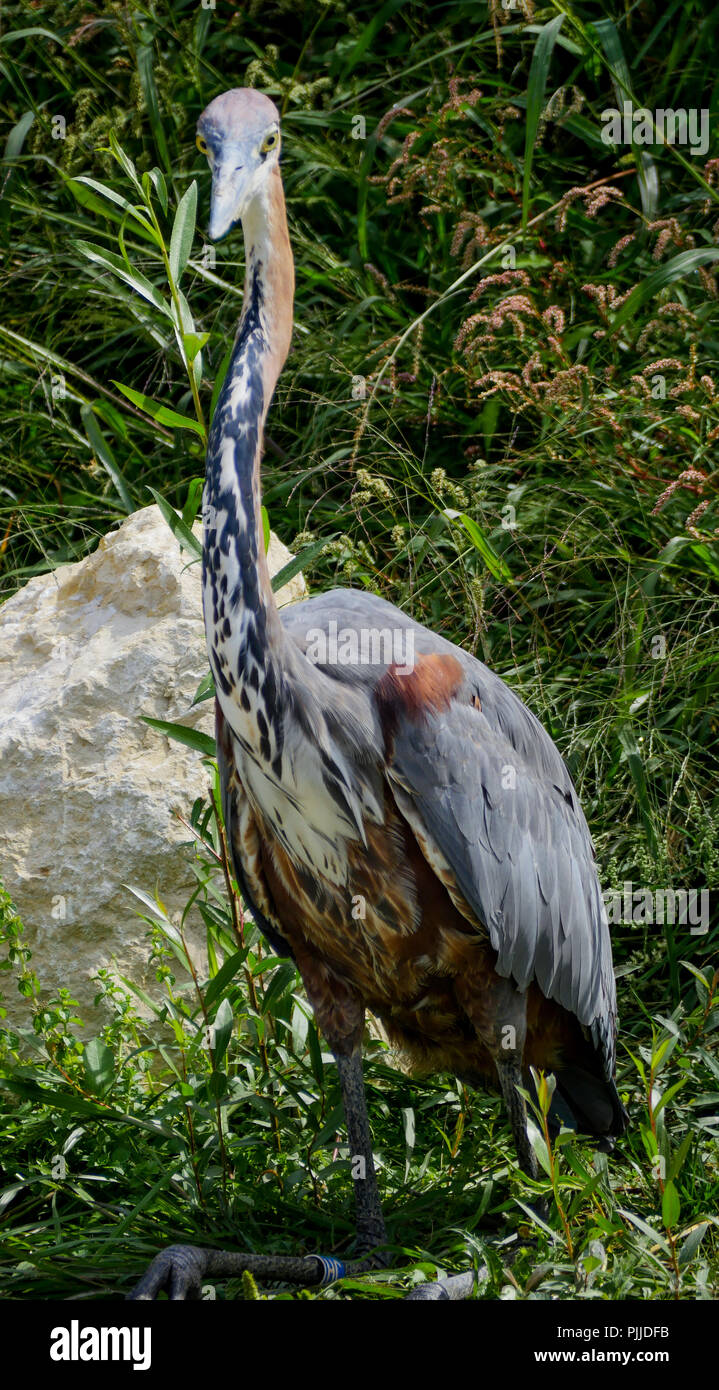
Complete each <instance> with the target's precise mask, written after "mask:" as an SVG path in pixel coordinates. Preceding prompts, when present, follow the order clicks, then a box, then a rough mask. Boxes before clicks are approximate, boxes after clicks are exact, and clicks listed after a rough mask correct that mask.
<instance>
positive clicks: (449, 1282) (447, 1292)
mask: <svg viewBox="0 0 719 1390" xmlns="http://www.w3.org/2000/svg"><path fill="white" fill-rule="evenodd" d="M474 1282H475V1274H474V1271H473V1270H471V1269H467V1270H465V1271H464V1273H463V1274H451V1275H450V1276H449V1278H447V1279H435V1280H434V1282H433V1283H430V1281H429V1280H427V1283H426V1284H417V1285H416V1286H415V1288H413V1289H412V1291H411V1293H408V1294H405V1298H404V1302H405V1303H440V1302H442V1303H447V1302H450V1303H459V1302H460V1301H461V1300H462V1299H465V1298H471V1297H472V1294H473V1292H474Z"/></svg>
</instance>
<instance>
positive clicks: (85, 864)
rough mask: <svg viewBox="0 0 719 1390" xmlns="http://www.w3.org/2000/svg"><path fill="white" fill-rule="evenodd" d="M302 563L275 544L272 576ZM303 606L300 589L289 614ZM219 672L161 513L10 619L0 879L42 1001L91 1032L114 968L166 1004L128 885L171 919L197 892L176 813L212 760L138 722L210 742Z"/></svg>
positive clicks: (60, 577)
mask: <svg viewBox="0 0 719 1390" xmlns="http://www.w3.org/2000/svg"><path fill="white" fill-rule="evenodd" d="M291 558H292V557H291V555H290V553H289V551H288V550H287V549H286V547H285V546H284V545H282V542H281V541H279V540H278V539H277V537H276V536H274V535H273V536H272V539H271V545H270V550H269V554H268V560H269V566H270V571H271V573H272V574H275V573H276V572H277V570H279V569H281V568H282V566H283V565H285V564H286V563H287V562H288V560H289V559H291ZM305 593H306V588H305V584H304V580H303V579H302V576H301V575H300V576H297V577H296V578H295V579H293V580H291V581H290V583H289V584H288V585H287V586H286V587H285V588H284V589H282V590H281V591H280V593H279V594H278V596H277V598H278V602H279V603H280V605H282V603H283V602H288V601H292V600H293V599H297V598H300V597H303V596H304V595H305ZM206 671H207V656H206V650H205V635H204V629H203V623H202V599H201V589H200V565H199V563H197V562H194V563H193V562H191V560H190V557H189V556H188V554H187V553H186V552H185V551H181V550H180V548H179V545H178V543H177V541H176V540H175V537H174V536H173V535H172V533H171V531H170V529H169V527H168V526H167V523H166V522H165V521H164V519H163V517H162V515H161V513H160V511H159V508H157V507H154V506H153V507H147V508H145V509H144V510H142V511H139V512H135V513H134V515H132V516H130V517H128V518H127V520H126V521H125V522H123V524H122V525H121V526H120V528H119V529H118V530H117V531H113V532H111V533H110V534H109V535H108V536H106V537H105V538H104V539H103V540H102V541H101V542H100V544H99V546H98V548H97V550H96V551H95V552H94V553H93V554H92V555H90V556H89V557H88V558H87V559H85V560H81V561H80V562H79V563H78V564H73V565H63V566H62V567H61V568H59V569H56V570H55V571H54V572H53V573H51V574H46V575H42V576H40V577H38V578H35V579H31V580H30V581H29V583H28V584H26V585H25V587H24V588H23V589H21V590H20V591H19V593H17V594H15V595H13V597H12V598H10V599H8V601H7V602H6V603H5V604H3V605H2V606H1V607H0V876H1V877H2V878H3V880H4V883H5V887H6V889H7V891H8V892H9V894H10V895H11V897H12V898H13V900H14V902H15V905H16V908H17V911H18V913H19V915H20V917H21V919H22V921H23V922H24V924H25V929H26V940H27V944H28V945H29V946H30V948H31V949H32V952H33V958H32V968H33V969H34V970H35V972H36V974H37V975H38V978H39V980H40V984H41V987H42V990H43V994H46V993H47V994H54V993H56V991H57V990H58V988H59V987H60V986H62V985H64V986H66V987H67V988H68V989H69V990H70V991H71V993H72V994H73V995H74V997H75V998H76V999H78V1000H79V1002H80V1004H81V1014H82V1016H83V1018H85V1019H86V1020H87V1021H88V1022H95V1023H96V1022H97V1021H98V1018H99V1017H101V1015H97V1014H96V1012H95V1010H94V1009H93V1005H92V1000H93V997H94V995H95V994H96V992H97V987H96V986H95V985H94V984H93V983H92V976H93V974H94V972H95V971H96V970H97V969H98V968H99V967H100V966H108V967H110V968H112V966H113V958H114V962H115V963H116V968H117V970H118V971H119V972H120V973H121V974H124V975H127V976H128V977H129V978H131V979H132V980H134V981H135V982H136V983H138V984H140V985H141V986H142V987H143V988H144V989H147V990H148V992H150V993H153V992H154V990H153V985H154V975H153V972H152V971H151V970H149V971H148V944H147V939H146V936H145V924H144V923H143V922H141V921H140V920H139V918H138V916H137V910H138V909H139V908H140V904H139V903H138V902H137V901H136V899H135V898H134V897H133V896H132V894H131V893H130V892H129V891H128V890H127V888H125V887H123V885H124V884H128V883H129V884H132V885H133V886H136V887H138V888H141V889H143V890H144V891H145V892H146V893H148V894H150V896H153V895H154V894H155V893H156V892H157V893H159V895H160V897H161V898H162V900H163V902H164V904H165V906H166V907H167V910H168V912H169V913H170V916H171V917H173V918H174V917H175V914H178V913H179V912H181V911H182V909H183V907H184V906H185V904H186V902H187V899H188V896H189V894H190V892H191V890H192V887H193V885H194V884H195V882H196V880H195V879H194V877H193V875H192V874H191V871H190V869H189V864H188V856H187V851H183V850H182V849H181V848H180V847H179V846H180V842H182V841H183V840H184V841H186V840H187V839H188V834H187V831H186V830H185V829H184V828H183V826H182V825H181V824H180V823H179V822H178V820H177V819H176V817H175V815H174V814H173V813H174V812H175V810H179V811H181V812H182V814H183V815H185V816H187V815H188V813H189V811H190V810H191V808H192V804H193V802H194V800H195V798H196V797H198V796H201V795H203V794H204V793H205V792H206V790H207V776H206V773H205V771H204V769H203V766H202V762H201V757H200V754H199V753H196V752H194V751H193V750H192V749H189V748H185V747H184V746H183V745H181V744H179V743H177V742H176V741H174V740H170V739H168V738H166V737H164V736H163V735H162V734H160V733H159V732H158V731H156V730H153V729H151V728H149V727H148V726H147V725H146V724H143V723H142V720H141V716H142V715H149V716H151V717H152V718H155V719H163V720H173V721H176V720H182V722H183V723H185V724H188V725H191V726H193V727H195V728H201V729H203V730H205V731H206V732H208V733H212V732H213V725H214V712H213V711H214V706H213V703H212V702H209V701H208V702H206V703H203V704H200V705H199V706H197V707H196V708H195V709H194V710H190V704H191V701H192V698H193V696H194V693H195V691H196V689H197V686H198V684H199V682H200V680H201V679H202V677H203V676H204V675H205V674H206ZM203 936H204V928H201V927H200V926H199V925H198V928H197V942H198V943H199V942H201V940H202V938H203ZM0 985H2V988H3V991H4V993H5V1001H4V1002H5V1005H6V1006H7V1008H8V1014H9V1018H10V1019H11V1020H12V1021H15V1022H17V1023H19V1024H24V1025H27V1023H28V1016H27V1011H26V1006H24V1005H23V1001H22V1000H21V999H20V996H19V995H18V994H17V993H16V991H15V989H14V986H13V984H12V981H11V977H10V976H8V975H5V976H0Z"/></svg>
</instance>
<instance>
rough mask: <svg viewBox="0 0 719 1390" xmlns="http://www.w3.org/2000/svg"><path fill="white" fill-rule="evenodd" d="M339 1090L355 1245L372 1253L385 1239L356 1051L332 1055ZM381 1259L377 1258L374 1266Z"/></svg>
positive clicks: (359, 1061)
mask: <svg viewBox="0 0 719 1390" xmlns="http://www.w3.org/2000/svg"><path fill="white" fill-rule="evenodd" d="M335 1061H336V1062H337V1070H338V1072H339V1077H340V1086H341V1087H342V1101H343V1104H344V1110H345V1119H346V1121H347V1136H348V1138H349V1151H350V1164H351V1171H352V1181H353V1183H354V1194H355V1208H356V1211H357V1245H358V1248H359V1250H361V1251H365V1250H372V1249H373V1247H374V1246H376V1245H382V1244H384V1242H385V1241H386V1239H387V1232H386V1231H385V1226H384V1217H383V1215H382V1204H381V1202H380V1196H379V1188H378V1186H377V1174H376V1172H375V1166H374V1159H373V1157H372V1135H371V1134H370V1128H369V1119H368V1117H367V1103H366V1099H365V1087H364V1077H363V1075H362V1054H361V1052H360V1050H359V1048H357V1049H356V1050H355V1051H354V1052H351V1053H349V1054H348V1055H343V1054H342V1053H336V1054H335ZM380 1262H382V1257H378V1263H380Z"/></svg>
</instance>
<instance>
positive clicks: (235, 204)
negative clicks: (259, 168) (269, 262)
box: [207, 151, 252, 241]
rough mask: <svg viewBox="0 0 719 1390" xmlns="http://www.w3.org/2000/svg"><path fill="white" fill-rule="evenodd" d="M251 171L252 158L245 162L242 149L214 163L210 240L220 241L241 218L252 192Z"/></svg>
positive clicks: (209, 227) (209, 228)
mask: <svg viewBox="0 0 719 1390" xmlns="http://www.w3.org/2000/svg"><path fill="white" fill-rule="evenodd" d="M251 174H252V165H251V163H250V161H249V159H248V160H247V161H246V162H245V163H243V159H242V153H241V152H240V151H238V152H237V153H236V154H233V156H232V158H231V159H230V160H227V161H223V163H222V164H218V165H216V166H215V168H214V170H213V172H212V192H211V194H210V222H209V226H208V229H207V231H208V236H209V238H210V241H221V240H222V238H223V237H225V236H227V233H228V232H230V231H231V230H232V228H233V227H236V226H237V223H238V222H239V221H240V220H241V218H242V214H243V212H244V208H245V204H246V202H247V201H248V195H249V192H250V188H249V185H250V182H251Z"/></svg>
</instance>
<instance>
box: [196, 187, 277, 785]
mask: <svg viewBox="0 0 719 1390" xmlns="http://www.w3.org/2000/svg"><path fill="white" fill-rule="evenodd" d="M243 232H244V237H245V255H246V272H245V293H244V300H243V306H242V315H241V318H240V324H239V328H238V332H237V338H236V340H235V345H234V349H233V352H232V357H231V360H230V365H229V368H228V372H227V376H226V378H225V382H224V385H223V387H222V390H221V393H220V396H219V399H218V401H217V406H216V409H215V414H214V418H213V422H212V429H211V432H210V439H209V445H208V450H207V461H206V471H205V492H204V498H203V520H204V551H203V604H204V612H205V630H206V634H207V646H208V653H209V658H210V665H211V668H212V671H213V675H214V678H215V683H216V686H217V691H218V696H219V698H220V702H221V704H222V705H223V710H224V713H225V716H226V717H227V718H228V719H229V720H230V723H231V725H232V726H233V728H234V729H235V732H236V733H237V734H238V736H239V737H243V736H249V737H251V741H252V742H255V741H256V740H255V737H252V736H253V735H257V736H258V737H259V742H260V745H261V749H260V751H261V753H262V757H263V761H265V762H271V761H272V760H273V757H277V755H278V753H279V748H278V740H279V739H280V737H281V730H280V727H279V720H278V718H277V717H276V715H277V698H276V696H277V687H278V680H279V667H280V665H281V654H282V649H283V646H284V643H285V637H284V633H283V630H282V625H281V623H280V619H279V616H278V613H277V608H276V605H275V601H274V597H273V594H272V587H271V584H270V577H269V571H268V568H267V561H266V557H265V547H264V540H263V528H262V515H261V494H260V459H261V455H262V440H263V427H264V421H265V417H266V415H267V410H268V407H269V404H270V400H271V397H272V393H273V391H274V388H275V384H276V382H277V378H278V376H279V374H280V371H281V370H282V365H283V363H284V360H285V357H286V356H287V352H288V349H289V344H290V338H291V334H292V301H293V292H294V266H293V260H292V252H291V249H290V242H289V237H288V233H287V219H286V215H285V204H284V196H283V192H282V182H281V179H280V175H279V172H277V173H276V174H275V175H274V176H273V177H272V179H271V180H270V181H269V188H268V189H267V190H263V196H260V197H258V198H256V199H255V200H254V201H253V202H252V204H251V205H250V206H249V208H248V209H247V212H246V215H245V217H244V219H243ZM250 715H251V718H244V717H243V716H250ZM250 724H251V725H252V728H249V725H250ZM244 725H247V726H248V728H244V727H243V726H244Z"/></svg>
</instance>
